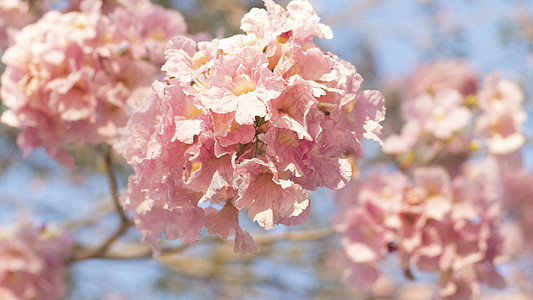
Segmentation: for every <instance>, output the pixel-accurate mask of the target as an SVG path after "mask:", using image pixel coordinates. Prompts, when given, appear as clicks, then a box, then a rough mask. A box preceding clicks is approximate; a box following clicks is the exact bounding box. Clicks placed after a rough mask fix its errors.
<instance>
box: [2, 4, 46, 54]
mask: <svg viewBox="0 0 533 300" xmlns="http://www.w3.org/2000/svg"><path fill="white" fill-rule="evenodd" d="M36 17H37V16H36V14H35V13H34V12H32V11H30V5H29V4H28V3H27V2H24V1H21V0H5V1H2V3H0V52H2V51H3V50H4V49H6V48H7V47H8V46H9V45H10V44H11V43H12V42H13V35H14V34H15V33H16V32H17V31H18V30H20V29H21V28H22V27H24V26H26V25H27V24H29V23H31V22H33V21H34V20H35V19H36Z"/></svg>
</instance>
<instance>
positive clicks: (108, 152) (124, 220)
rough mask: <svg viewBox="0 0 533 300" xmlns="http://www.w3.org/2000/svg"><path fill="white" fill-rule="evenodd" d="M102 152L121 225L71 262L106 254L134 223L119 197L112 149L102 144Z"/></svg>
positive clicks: (74, 257) (112, 197) (105, 170)
mask: <svg viewBox="0 0 533 300" xmlns="http://www.w3.org/2000/svg"><path fill="white" fill-rule="evenodd" d="M100 152H101V153H102V156H103V160H104V173H105V175H106V177H107V182H108V184H109V190H110V192H111V199H112V201H113V204H114V206H115V211H116V212H117V214H118V216H119V217H120V226H119V227H118V228H117V229H116V230H115V231H114V232H113V233H111V235H110V236H108V237H107V238H106V239H105V240H104V241H103V243H102V244H100V246H98V247H96V248H95V249H93V250H92V251H89V252H88V253H85V254H83V255H80V256H77V257H76V256H73V257H72V258H71V259H70V260H69V262H71V263H72V262H77V261H82V260H86V259H90V258H99V257H102V256H104V255H105V254H106V252H107V251H108V250H109V248H110V247H111V245H112V244H113V243H114V242H115V241H116V240H117V239H118V238H119V237H121V236H122V235H123V234H124V233H125V232H126V231H127V229H128V228H129V227H130V226H132V225H133V222H131V221H130V220H129V219H128V217H127V216H126V213H125V212H124V209H122V206H121V205H120V202H119V199H118V187H117V181H116V179H115V175H114V174H113V160H112V155H113V153H112V149H111V147H108V146H102V147H101V148H100Z"/></svg>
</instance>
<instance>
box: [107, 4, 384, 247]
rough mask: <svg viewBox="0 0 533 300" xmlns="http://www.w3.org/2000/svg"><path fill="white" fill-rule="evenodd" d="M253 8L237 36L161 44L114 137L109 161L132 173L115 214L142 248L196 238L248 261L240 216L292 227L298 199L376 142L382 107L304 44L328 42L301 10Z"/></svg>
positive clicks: (332, 183) (346, 176)
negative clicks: (140, 96)
mask: <svg viewBox="0 0 533 300" xmlns="http://www.w3.org/2000/svg"><path fill="white" fill-rule="evenodd" d="M265 4H266V7H267V9H266V10H262V9H253V10H252V11H251V12H250V13H249V14H247V15H246V16H245V17H244V18H243V21H242V28H243V30H244V31H245V33H246V34H241V35H236V36H233V37H229V38H225V39H214V40H212V41H209V42H199V43H196V42H194V41H193V40H191V39H189V38H186V37H176V38H174V39H172V40H171V41H170V42H169V44H168V48H167V50H166V51H165V57H166V62H165V64H164V65H163V68H162V69H163V70H164V71H165V72H166V75H167V76H166V78H165V79H164V80H163V81H162V82H155V83H154V84H153V86H152V88H153V95H152V97H151V99H150V100H149V101H148V102H147V103H139V105H137V107H136V108H135V109H134V111H133V114H132V118H131V120H130V122H129V123H128V125H127V126H126V127H125V128H124V130H122V135H123V137H122V140H121V142H120V143H118V144H117V145H116V149H117V150H118V151H119V152H121V153H122V154H124V156H125V157H126V159H127V160H128V162H129V163H130V164H132V166H133V167H134V169H135V175H133V176H132V177H131V178H130V183H129V188H128V195H127V197H125V198H124V199H123V202H122V203H123V206H124V207H125V208H126V209H130V210H135V212H136V217H135V219H136V224H137V226H138V227H139V229H140V230H141V233H142V234H143V236H144V238H145V240H146V241H147V242H150V243H152V245H154V247H157V245H156V244H157V237H158V236H159V234H160V233H161V232H165V234H166V237H167V238H169V239H173V238H180V239H181V240H182V242H184V243H192V242H194V241H195V240H196V239H198V238H199V237H200V235H199V233H200V228H202V227H207V229H208V232H209V233H211V234H220V235H221V236H222V237H224V238H227V237H229V236H231V235H233V234H235V247H234V250H235V251H237V252H239V253H241V254H244V253H247V252H257V251H258V249H257V247H256V246H255V244H254V243H253V239H252V237H251V235H250V234H249V233H247V232H244V231H242V229H241V227H240V225H239V219H238V213H239V211H240V210H242V209H246V210H247V211H248V217H249V218H250V219H251V220H253V221H255V222H257V223H258V224H259V225H260V226H261V227H263V228H265V229H272V228H273V227H274V226H276V225H277V224H284V225H296V224H302V223H303V222H305V219H306V217H307V215H308V214H309V211H310V200H309V198H308V195H307V192H308V190H315V189H317V188H318V187H321V186H326V187H329V188H339V187H342V186H343V185H344V184H345V183H346V182H348V181H349V180H350V178H351V176H352V167H351V164H350V162H349V160H348V159H347V158H346V157H347V156H354V157H355V156H360V155H361V153H362V149H361V142H362V139H363V138H369V139H374V140H377V141H380V138H381V137H380V135H381V125H380V122H381V121H382V120H383V118H384V113H385V111H384V100H383V96H382V95H381V94H380V93H379V92H377V91H359V87H360V83H361V81H362V78H361V76H360V75H359V74H357V73H356V71H355V68H354V67H353V66H351V65H350V64H349V63H347V62H344V61H342V60H340V59H339V58H338V57H336V56H334V55H332V54H329V53H326V52H323V51H322V50H321V49H320V48H319V47H318V46H317V45H316V44H315V43H314V41H313V37H318V38H321V37H331V30H330V29H329V27H327V26H325V25H323V24H320V23H319V19H318V17H317V16H316V14H315V13H314V11H313V10H312V8H311V6H310V5H309V3H308V2H307V1H302V0H297V1H293V2H291V3H290V4H289V5H288V7H287V9H284V8H282V7H281V6H279V5H277V4H274V2H272V1H266V2H265ZM172 195H176V196H172ZM187 222H190V226H188V227H186V225H185V224H186V223H187ZM176 224H181V225H180V227H182V228H180V229H177V228H174V227H175V226H176Z"/></svg>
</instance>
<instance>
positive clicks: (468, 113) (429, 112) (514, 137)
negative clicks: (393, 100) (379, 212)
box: [383, 61, 527, 167]
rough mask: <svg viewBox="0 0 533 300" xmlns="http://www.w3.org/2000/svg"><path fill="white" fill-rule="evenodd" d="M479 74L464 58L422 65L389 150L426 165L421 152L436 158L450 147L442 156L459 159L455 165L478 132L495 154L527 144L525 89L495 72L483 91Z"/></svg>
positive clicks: (406, 161)
mask: <svg viewBox="0 0 533 300" xmlns="http://www.w3.org/2000/svg"><path fill="white" fill-rule="evenodd" d="M477 78H478V76H477V75H476V73H475V72H474V71H473V70H472V69H471V68H470V67H469V66H468V65H467V64H466V63H465V62H462V61H441V62H436V63H433V64H429V65H423V66H421V67H419V68H418V69H417V70H416V71H415V73H414V74H413V76H412V78H411V82H410V89H409V91H408V92H407V93H406V96H405V99H403V102H402V103H401V105H402V111H401V112H402V117H403V119H404V120H406V122H405V124H404V125H403V127H402V129H401V132H400V134H399V135H392V136H390V137H388V138H387V139H386V140H385V142H384V147H383V149H384V151H385V152H386V153H389V154H394V155H400V157H401V161H402V163H403V165H402V167H405V166H409V165H412V164H414V165H416V164H417V163H413V161H412V160H413V158H414V157H418V159H419V160H420V161H419V162H418V163H425V161H424V157H423V155H421V153H420V152H425V153H426V154H429V157H430V158H431V157H433V156H434V152H435V151H439V152H441V150H442V149H441V148H445V151H444V154H442V153H441V156H440V157H447V156H448V157H452V156H456V157H460V158H462V160H459V161H458V162H457V163H456V166H460V165H461V163H463V162H464V161H465V160H466V159H467V158H468V156H469V155H470V154H471V151H470V150H472V147H473V146H474V148H477V147H478V145H477V143H476V142H475V141H474V140H473V137H474V136H478V137H480V138H482V139H483V141H484V142H485V144H486V145H487V149H488V152H489V153H492V154H497V155H507V154H510V153H513V152H515V151H517V150H518V149H520V147H521V146H522V145H523V144H524V142H525V138H524V135H523V133H522V124H523V123H524V122H525V120H526V118H527V115H526V113H525V111H524V108H523V106H522V102H523V99H524V95H523V92H522V90H521V89H520V87H519V86H518V85H517V84H516V83H514V82H511V81H508V80H502V79H500V78H499V76H498V75H497V74H496V73H493V74H490V75H488V76H486V78H485V79H484V83H483V85H482V87H481V88H479V89H478V85H477V81H478V79H477ZM472 126H473V127H474V128H475V130H470V129H471V127H472ZM420 149H421V151H418V150H420ZM433 150H434V151H433ZM417 151H418V152H417ZM447 163H449V162H447Z"/></svg>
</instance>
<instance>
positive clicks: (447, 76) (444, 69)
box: [409, 60, 479, 97]
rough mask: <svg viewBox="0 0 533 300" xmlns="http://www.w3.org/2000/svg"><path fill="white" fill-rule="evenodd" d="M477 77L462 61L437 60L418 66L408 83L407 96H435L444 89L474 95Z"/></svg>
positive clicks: (476, 87)
mask: <svg viewBox="0 0 533 300" xmlns="http://www.w3.org/2000/svg"><path fill="white" fill-rule="evenodd" d="M478 77H479V75H478V74H477V73H476V71H475V70H474V69H473V68H472V67H471V66H470V65H469V64H468V63H467V62H465V61H463V60H439V61H434V62H431V63H427V64H422V65H420V66H418V67H417V68H416V69H415V71H414V72H413V74H412V75H411V78H410V81H409V95H410V97H416V96H418V95H420V94H422V93H430V94H436V93H438V92H440V91H442V90H445V89H451V90H456V91H458V92H459V93H460V94H461V95H463V96H468V95H475V94H476V92H477V90H478V81H479V78H478Z"/></svg>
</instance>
